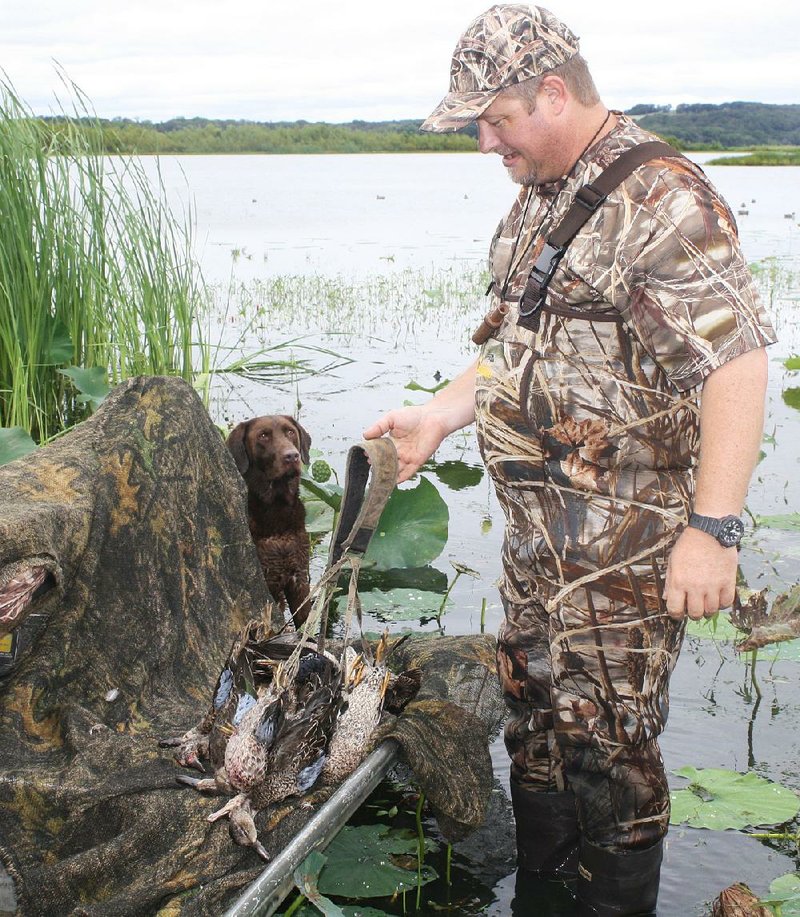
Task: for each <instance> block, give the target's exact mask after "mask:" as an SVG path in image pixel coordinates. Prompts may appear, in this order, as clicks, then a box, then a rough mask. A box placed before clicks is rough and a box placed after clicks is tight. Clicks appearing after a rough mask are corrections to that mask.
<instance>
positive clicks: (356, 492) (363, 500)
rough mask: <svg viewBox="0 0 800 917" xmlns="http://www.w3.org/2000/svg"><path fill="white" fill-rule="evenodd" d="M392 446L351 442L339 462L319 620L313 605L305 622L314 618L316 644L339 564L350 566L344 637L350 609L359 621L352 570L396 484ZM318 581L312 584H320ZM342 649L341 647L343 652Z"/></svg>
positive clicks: (320, 644)
mask: <svg viewBox="0 0 800 917" xmlns="http://www.w3.org/2000/svg"><path fill="white" fill-rule="evenodd" d="M397 471H398V462H397V450H396V449H395V445H394V443H393V442H392V440H391V439H390V438H389V437H384V438H382V439H372V440H368V441H366V442H363V443H360V444H359V445H357V446H352V447H351V449H350V451H349V452H348V453H347V464H346V466H345V475H344V490H343V492H342V502H341V506H340V507H339V519H338V521H337V523H336V528H335V529H334V532H333V535H332V536H331V547H330V552H329V555H328V566H327V568H326V569H325V573H324V574H323V576H322V577H321V579H320V584H322V583H324V588H322V589H321V590H320V593H319V597H318V602H319V618H317V614H316V611H317V603H315V608H314V614H312V615H310V616H309V618H308V619H307V620H306V627H309V626H314V625H315V623H316V621H317V620H319V633H318V636H317V648H318V650H319V652H322V651H323V650H324V648H325V635H326V630H327V626H328V605H329V603H330V599H331V596H332V593H333V590H334V588H335V585H336V581H337V580H338V577H339V572H340V571H341V569H342V567H343V566H344V564H345V563H349V566H350V587H349V590H348V595H347V615H346V618H345V640H344V643H343V646H346V645H347V634H348V633H349V630H350V620H351V618H352V616H353V612H354V611H355V613H356V616H357V618H358V622H359V626H360V624H361V603H360V601H359V598H358V572H359V569H360V567H361V560H362V558H363V557H364V554H365V553H366V551H367V548H368V547H369V543H370V540H371V539H372V536H373V534H374V533H375V529H376V528H377V527H378V521H379V519H380V518H381V513H382V512H383V508H384V506H386V503H387V501H388V499H389V497H390V496H391V495H392V491H393V490H394V487H395V484H396V483H397ZM320 584H318V586H319V585H320ZM343 652H344V650H343Z"/></svg>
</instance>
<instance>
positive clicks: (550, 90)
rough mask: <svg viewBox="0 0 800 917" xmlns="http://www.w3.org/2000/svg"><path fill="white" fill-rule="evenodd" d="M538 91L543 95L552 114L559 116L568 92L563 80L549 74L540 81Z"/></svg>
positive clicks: (567, 97)
mask: <svg viewBox="0 0 800 917" xmlns="http://www.w3.org/2000/svg"><path fill="white" fill-rule="evenodd" d="M539 91H540V92H541V93H542V94H543V95H544V97H545V99H546V100H547V104H548V105H549V106H550V108H551V110H552V112H553V114H554V115H560V114H561V112H562V111H563V110H564V106H565V105H566V104H567V101H568V99H569V90H568V89H567V84H566V83H565V82H564V80H563V79H562V78H561V77H560V76H556V74H554V73H550V74H548V75H547V76H546V77H544V79H543V80H542V85H541V88H540V90H539Z"/></svg>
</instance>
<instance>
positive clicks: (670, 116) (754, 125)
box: [628, 102, 800, 150]
mask: <svg viewBox="0 0 800 917" xmlns="http://www.w3.org/2000/svg"><path fill="white" fill-rule="evenodd" d="M642 109H655V110H649V111H643V110H642ZM628 114H631V115H633V116H635V117H636V120H637V121H638V122H639V124H640V125H641V126H642V127H644V128H646V129H647V130H649V131H653V133H654V134H659V135H660V136H662V137H663V136H669V137H674V138H677V139H678V141H680V143H681V144H682V145H683V146H684V147H688V148H690V149H691V148H698V147H701V148H703V149H711V150H715V149H716V150H722V149H736V148H737V147H738V148H740V149H741V148H746V149H752V148H753V147H757V146H800V105H765V104H763V103H761V102H727V103H725V104H724V105H710V104H696V105H676V106H675V109H674V110H673V109H672V107H671V106H669V105H667V106H647V105H637V106H634V108H632V109H629V111H628Z"/></svg>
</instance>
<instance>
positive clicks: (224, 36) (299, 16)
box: [0, 0, 800, 122]
mask: <svg viewBox="0 0 800 917" xmlns="http://www.w3.org/2000/svg"><path fill="white" fill-rule="evenodd" d="M546 5H547V7H548V8H549V9H552V10H553V12H554V13H556V15H558V16H559V17H560V18H562V19H563V20H564V21H565V22H566V23H567V25H569V26H570V28H572V30H573V31H574V32H576V33H577V34H578V35H579V36H580V38H581V51H582V53H583V55H584V57H586V59H587V60H588V61H589V64H590V67H591V69H592V71H593V73H594V76H595V81H596V82H597V85H598V88H599V89H600V92H601V95H602V96H603V100H604V101H605V102H606V104H608V105H610V106H612V107H615V108H628V107H630V106H631V105H634V104H636V103H637V102H653V103H659V104H664V103H671V104H673V105H674V104H677V103H679V102H726V101H734V100H745V101H755V102H789V103H799V102H800V51H798V47H800V41H799V40H798V32H799V31H800V29H799V28H798V27H800V8H799V7H798V6H797V4H795V3H792V2H790V0H761V2H758V3H755V4H753V3H743V2H741V0H739V2H736V0H725V2H723V0H671V2H668V0H667V2H665V0H661V2H657V3H650V2H647V0H615V2H606V3H601V2H597V0H558V2H555V0H553V2H550V3H547V4H546ZM488 6H489V0H399V2H393V3H381V2H380V0H339V2H331V0H305V2H303V0H288V2H286V3H276V2H275V0H225V2H223V0H191V2H189V0H121V2H120V0H118V2H116V3H115V2H113V0H3V17H2V31H1V32H0V67H2V69H3V70H4V71H5V74H6V78H7V80H9V81H10V82H11V83H12V84H13V85H14V86H15V88H16V90H17V92H18V94H19V95H20V96H21V97H22V98H23V99H24V101H25V102H26V103H27V105H28V106H29V107H30V108H31V109H33V110H34V111H35V112H36V113H39V114H46V113H48V112H50V111H53V110H56V109H57V104H56V102H55V101H54V100H55V98H56V96H58V97H59V98H61V99H65V98H67V94H66V93H65V92H64V90H63V88H62V86H61V83H60V78H59V75H58V68H57V64H58V65H60V66H61V67H62V68H63V70H64V72H65V73H66V74H67V76H68V77H69V78H70V79H71V80H72V81H74V82H75V83H76V84H77V85H78V86H79V87H80V88H81V89H82V90H83V91H84V92H85V93H86V95H87V96H88V98H89V99H90V100H91V102H92V104H93V106H94V109H95V111H96V112H97V114H98V115H100V116H102V117H114V116H124V117H129V118H139V119H143V120H144V119H146V120H154V121H160V120H165V119H168V118H171V117H176V116H186V117H193V116H203V117H210V118H244V119H249V120H257V121H280V120H288V121H294V120H297V119H301V118H303V119H306V120H309V121H331V122H337V121H349V120H351V119H355V118H361V119H364V120H368V121H379V120H388V119H394V118H422V117H425V116H426V115H427V114H428V112H429V111H430V110H431V109H432V108H433V107H434V106H435V105H436V103H437V102H438V101H439V99H440V98H441V97H442V96H443V95H444V93H445V91H446V89H447V78H448V70H449V63H450V54H451V53H452V50H453V47H454V45H455V42H456V39H457V38H458V35H459V34H460V32H461V31H463V29H464V28H465V27H466V26H467V25H468V23H469V22H470V21H471V20H472V19H473V18H474V17H475V16H476V15H478V14H479V13H481V12H483V10H484V9H486V8H487V7H488Z"/></svg>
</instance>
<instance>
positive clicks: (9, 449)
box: [0, 427, 36, 465]
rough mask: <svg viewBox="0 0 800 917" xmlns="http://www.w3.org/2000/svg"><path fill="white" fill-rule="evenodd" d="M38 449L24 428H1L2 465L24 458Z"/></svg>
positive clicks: (0, 452)
mask: <svg viewBox="0 0 800 917" xmlns="http://www.w3.org/2000/svg"><path fill="white" fill-rule="evenodd" d="M35 449H36V443H35V442H34V441H33V440H32V439H31V438H30V436H29V435H28V433H27V432H26V431H25V430H23V429H22V427H0V465H5V464H6V462H13V461H14V460H15V459H19V458H22V457H23V456H25V455H28V454H30V453H31V452H33V451H34V450H35Z"/></svg>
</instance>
